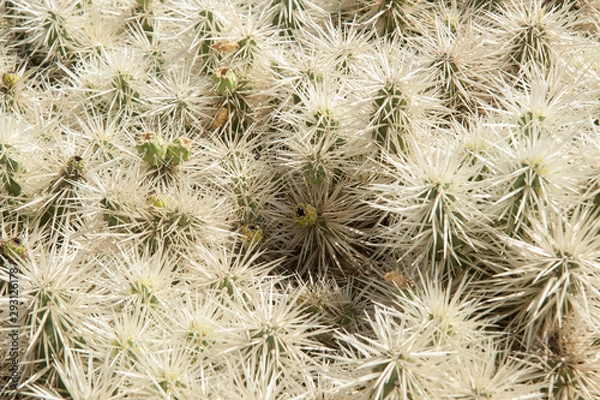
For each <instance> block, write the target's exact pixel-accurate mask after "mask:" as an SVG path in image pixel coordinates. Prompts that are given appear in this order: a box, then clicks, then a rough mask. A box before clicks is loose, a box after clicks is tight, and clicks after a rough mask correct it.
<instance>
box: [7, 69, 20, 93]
mask: <svg viewBox="0 0 600 400" xmlns="http://www.w3.org/2000/svg"><path fill="white" fill-rule="evenodd" d="M20 78H21V77H20V76H19V75H18V74H16V73H14V72H5V73H4V74H3V75H2V84H3V85H4V87H5V88H6V89H7V90H10V89H12V88H14V87H15V86H16V85H17V82H19V79H20Z"/></svg>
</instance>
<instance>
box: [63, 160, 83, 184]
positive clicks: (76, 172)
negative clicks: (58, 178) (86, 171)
mask: <svg viewBox="0 0 600 400" xmlns="http://www.w3.org/2000/svg"><path fill="white" fill-rule="evenodd" d="M83 168H84V164H83V158H81V157H80V156H73V157H71V158H69V160H68V161H67V168H66V171H65V175H66V177H67V178H69V179H73V180H78V179H80V178H81V176H82V173H83Z"/></svg>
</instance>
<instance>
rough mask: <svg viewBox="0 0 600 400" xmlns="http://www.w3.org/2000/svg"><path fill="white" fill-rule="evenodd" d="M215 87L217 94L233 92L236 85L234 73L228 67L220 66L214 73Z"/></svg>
mask: <svg viewBox="0 0 600 400" xmlns="http://www.w3.org/2000/svg"><path fill="white" fill-rule="evenodd" d="M215 85H216V86H215V88H216V90H217V93H219V95H221V96H223V95H225V94H226V93H233V92H234V91H235V89H236V88H237V86H238V81H237V77H236V76H235V73H234V72H233V71H232V70H230V69H228V68H220V69H218V70H217V72H216V73H215Z"/></svg>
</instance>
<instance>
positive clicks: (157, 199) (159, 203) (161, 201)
mask: <svg viewBox="0 0 600 400" xmlns="http://www.w3.org/2000/svg"><path fill="white" fill-rule="evenodd" d="M166 200H167V198H166V196H150V198H148V204H150V205H151V206H152V207H156V208H165V207H166V206H167V201H166Z"/></svg>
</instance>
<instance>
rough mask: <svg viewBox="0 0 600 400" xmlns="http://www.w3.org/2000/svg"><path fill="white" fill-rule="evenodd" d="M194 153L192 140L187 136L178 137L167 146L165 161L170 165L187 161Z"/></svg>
mask: <svg viewBox="0 0 600 400" xmlns="http://www.w3.org/2000/svg"><path fill="white" fill-rule="evenodd" d="M191 154H192V142H191V141H190V139H188V138H186V137H178V138H177V139H175V140H173V142H172V143H170V144H169V146H168V147H167V154H166V158H165V161H166V162H167V163H168V164H169V165H177V164H180V163H182V162H184V161H187V160H188V159H189V158H190V155H191Z"/></svg>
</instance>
